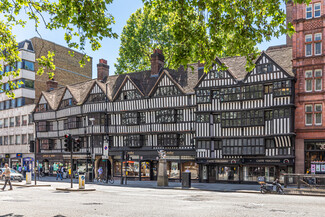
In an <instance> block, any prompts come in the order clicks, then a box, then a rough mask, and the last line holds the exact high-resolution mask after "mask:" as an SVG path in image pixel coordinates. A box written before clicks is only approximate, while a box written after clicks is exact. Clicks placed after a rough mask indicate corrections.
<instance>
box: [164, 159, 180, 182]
mask: <svg viewBox="0 0 325 217" xmlns="http://www.w3.org/2000/svg"><path fill="white" fill-rule="evenodd" d="M179 175H180V171H179V165H178V162H167V176H168V178H170V179H179V177H180V176H179Z"/></svg>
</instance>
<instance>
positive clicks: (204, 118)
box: [196, 114, 210, 123]
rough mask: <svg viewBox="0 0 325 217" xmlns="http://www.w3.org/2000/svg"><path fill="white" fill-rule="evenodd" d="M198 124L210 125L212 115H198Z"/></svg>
mask: <svg viewBox="0 0 325 217" xmlns="http://www.w3.org/2000/svg"><path fill="white" fill-rule="evenodd" d="M196 122H199V123H209V122H210V114H197V115H196Z"/></svg>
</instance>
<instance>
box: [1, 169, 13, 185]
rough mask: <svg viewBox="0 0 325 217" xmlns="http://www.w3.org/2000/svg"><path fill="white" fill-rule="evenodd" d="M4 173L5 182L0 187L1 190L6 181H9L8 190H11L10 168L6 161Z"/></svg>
mask: <svg viewBox="0 0 325 217" xmlns="http://www.w3.org/2000/svg"><path fill="white" fill-rule="evenodd" d="M4 174H5V184H4V186H3V188H2V190H3V191H4V190H5V188H6V186H7V183H8V182H9V185H10V188H9V191H11V190H12V185H11V181H10V168H9V166H8V164H7V163H6V164H5V171H4Z"/></svg>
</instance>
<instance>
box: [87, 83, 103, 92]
mask: <svg viewBox="0 0 325 217" xmlns="http://www.w3.org/2000/svg"><path fill="white" fill-rule="evenodd" d="M96 93H104V92H103V90H102V88H100V87H99V86H98V84H95V85H94V86H93V88H92V89H91V91H90V94H96Z"/></svg>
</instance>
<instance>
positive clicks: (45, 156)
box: [42, 154, 55, 158]
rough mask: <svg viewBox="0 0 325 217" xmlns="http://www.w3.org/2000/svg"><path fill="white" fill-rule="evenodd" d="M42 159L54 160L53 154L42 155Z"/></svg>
mask: <svg viewBox="0 0 325 217" xmlns="http://www.w3.org/2000/svg"><path fill="white" fill-rule="evenodd" d="M42 157H43V158H54V157H55V154H44V155H43V156H42Z"/></svg>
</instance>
